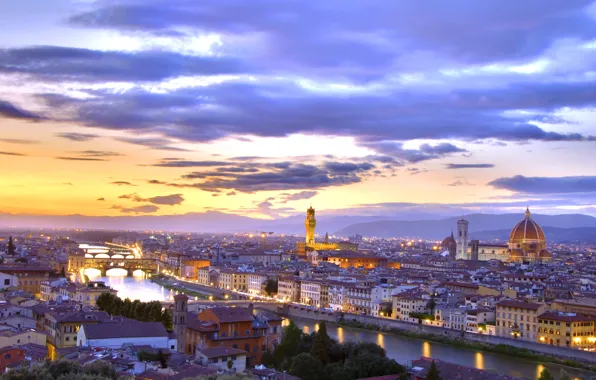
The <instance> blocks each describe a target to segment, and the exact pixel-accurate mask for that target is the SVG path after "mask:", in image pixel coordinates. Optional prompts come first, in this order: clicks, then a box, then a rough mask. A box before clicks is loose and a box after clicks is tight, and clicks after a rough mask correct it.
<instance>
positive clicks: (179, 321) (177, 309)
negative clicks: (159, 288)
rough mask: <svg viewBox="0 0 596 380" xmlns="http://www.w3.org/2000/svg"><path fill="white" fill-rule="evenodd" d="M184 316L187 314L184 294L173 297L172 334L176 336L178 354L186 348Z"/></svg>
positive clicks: (186, 301)
mask: <svg viewBox="0 0 596 380" xmlns="http://www.w3.org/2000/svg"><path fill="white" fill-rule="evenodd" d="M186 314H188V297H187V296H186V295H184V294H176V295H175V296H174V315H173V316H172V317H173V319H174V321H173V322H174V332H175V333H176V336H178V347H176V348H177V351H178V352H184V351H185V346H186Z"/></svg>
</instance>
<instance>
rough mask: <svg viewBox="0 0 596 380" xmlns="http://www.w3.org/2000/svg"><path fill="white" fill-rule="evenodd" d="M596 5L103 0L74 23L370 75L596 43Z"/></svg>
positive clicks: (555, 0)
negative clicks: (203, 36) (192, 36)
mask: <svg viewBox="0 0 596 380" xmlns="http://www.w3.org/2000/svg"><path fill="white" fill-rule="evenodd" d="M590 3H591V1H590V0H569V1H560V0H525V1H524V2H522V3H520V2H515V1H506V2H503V1H500V0H486V1H482V2H478V1H475V0H454V1H449V2H445V1H442V0H426V1H420V2H402V1H385V0H354V1H350V2H349V3H346V2H345V1H341V0H328V1H324V2H300V1H271V0H254V1H250V2H246V1H244V0H231V1H218V0H205V1H201V2H200V3H197V2H191V1H188V0H171V1H169V2H168V3H167V5H164V3H163V2H160V1H155V0H154V1H150V0H143V1H140V0H135V1H126V2H123V3H118V4H114V3H103V6H100V7H98V8H96V9H95V10H92V11H89V12H86V13H82V14H78V15H75V16H73V17H72V18H71V19H70V22H71V23H72V24H75V25H82V26H86V27H92V28H113V29H118V30H129V31H135V32H138V31H149V32H153V33H158V34H163V33H166V34H179V33H180V32H181V31H182V30H187V29H188V28H193V29H196V30H200V31H203V32H206V33H209V32H212V33H217V34H221V35H223V36H224V37H223V38H224V41H226V42H227V40H226V38H229V39H230V42H233V41H234V40H233V39H234V38H238V37H241V36H252V37H253V38H254V39H255V40H256V43H255V45H256V47H255V49H254V51H253V52H252V54H255V55H257V57H258V58H261V59H263V58H267V59H268V60H267V62H269V63H270V64H271V65H273V66H275V67H277V68H286V69H295V70H298V69H303V70H304V69H306V68H310V69H311V70H317V71H316V72H317V73H319V74H324V73H329V74H332V73H333V72H332V70H331V68H339V69H341V70H340V71H339V72H338V73H337V74H336V75H346V73H352V74H353V75H354V73H358V74H359V75H360V76H362V77H364V78H367V77H370V76H372V75H373V73H375V71H378V70H381V69H388V68H389V67H404V68H414V67H416V64H418V65H425V66H427V67H429V66H430V67H433V65H437V64H439V63H441V62H449V61H453V60H459V61H462V62H465V63H493V62H495V61H500V60H510V61H514V60H519V59H524V58H530V57H534V56H536V55H538V54H540V53H542V52H544V51H545V50H546V49H547V48H548V47H550V45H551V43H552V41H553V40H555V39H563V38H566V39H579V40H584V41H587V40H589V39H591V38H593V37H594V36H596V26H595V25H594V22H593V20H592V19H591V18H590V17H589V16H588V15H587V14H586V13H585V7H586V6H588V5H589V4H590ZM100 4H102V3H100ZM429 9H432V10H433V12H429V11H428V10H429ZM329 20H333V22H332V23H330V22H329ZM224 45H225V44H224ZM257 47H258V49H257ZM423 58H426V59H424V60H423Z"/></svg>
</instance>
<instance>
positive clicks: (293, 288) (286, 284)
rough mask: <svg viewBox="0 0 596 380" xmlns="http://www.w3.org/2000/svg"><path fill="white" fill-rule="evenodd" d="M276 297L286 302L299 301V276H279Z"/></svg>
mask: <svg viewBox="0 0 596 380" xmlns="http://www.w3.org/2000/svg"><path fill="white" fill-rule="evenodd" d="M277 297H278V298H279V299H281V300H283V301H286V302H300V278H299V277H281V278H280V279H279V280H278V281H277Z"/></svg>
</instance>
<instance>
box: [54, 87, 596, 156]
mask: <svg viewBox="0 0 596 380" xmlns="http://www.w3.org/2000/svg"><path fill="white" fill-rule="evenodd" d="M139 91H140V90H137V91H135V94H127V93H114V92H107V91H105V92H104V91H96V92H95V93H94V95H95V96H94V97H93V98H89V99H69V100H68V101H67V104H68V105H67V106H63V107H67V108H68V109H73V110H74V113H72V114H71V115H72V116H71V117H72V119H71V120H70V121H72V122H77V123H81V124H84V125H87V126H92V127H102V128H109V129H117V130H125V131H130V132H144V131H146V132H153V133H161V134H163V135H164V136H165V138H167V139H181V140H185V141H196V142H206V141H212V140H214V139H219V138H222V137H226V136H232V135H236V134H244V135H246V134H249V135H255V136H265V137H285V136H288V135H291V134H297V133H307V134H319V135H337V136H352V137H355V138H356V143H357V144H359V145H363V146H365V147H368V148H370V149H373V150H375V151H376V152H377V153H379V154H382V155H385V156H389V155H391V156H393V157H396V158H399V159H402V160H405V161H408V162H417V161H422V160H426V159H432V158H436V157H442V156H446V155H448V154H452V153H457V152H463V151H464V150H463V149H462V148H457V147H456V146H455V145H453V144H450V143H440V144H434V145H432V144H424V145H423V146H421V147H420V148H419V149H405V148H404V147H403V144H402V143H401V142H402V141H407V140H412V139H433V140H437V139H460V140H469V141H476V140H479V139H491V140H502V141H530V140H540V141H586V140H593V139H594V138H593V137H592V136H586V135H582V134H579V133H573V132H570V133H560V132H553V131H545V130H543V129H541V128H540V127H538V126H537V125H534V124H532V123H533V119H534V118H533V117H532V116H530V115H521V114H520V115H518V116H515V117H514V116H511V115H505V114H504V112H505V111H508V110H512V109H533V110H543V111H548V112H552V111H554V110H556V109H558V108H562V107H585V106H589V105H591V104H594V102H596V82H593V83H592V82H569V83H563V82H556V83H552V84H549V85H545V84H537V83H524V84H523V85H521V84H520V85H509V86H505V87H504V88H498V89H491V90H486V89H471V90H457V89H454V90H452V91H450V92H449V93H445V92H440V91H439V92H437V93H434V94H433V93H428V92H417V91H406V90H401V89H399V88H397V89H394V90H391V91H389V92H386V93H383V95H382V96H380V95H378V94H376V93H363V94H359V95H353V96H338V95H337V94H333V93H321V94H319V93H313V92H310V91H307V90H305V89H304V88H302V87H300V86H298V85H296V84H295V83H291V82H287V81H281V82H273V83H272V82H258V81H255V82H250V83H241V82H234V83H222V84H218V85H212V86H202V87H199V88H193V89H183V90H177V91H172V92H169V93H145V94H143V95H141V94H139ZM520 93H522V94H523V95H520ZM131 98H135V99H136V100H135V101H134V102H132V101H131V100H130V99H131ZM145 98H147V99H151V100H139V99H145ZM184 99H185V100H184ZM529 99H532V101H531V102H530V101H529ZM160 102H164V103H166V104H168V103H170V104H171V105H170V108H159V107H157V108H156V107H154V106H153V105H152V104H153V103H160ZM189 102H190V103H191V105H189ZM298 121H300V122H298ZM167 139H166V140H165V141H168V140H167ZM158 142H159V141H158ZM162 142H163V141H162ZM146 143H147V144H154V142H152V141H148V142H146ZM148 146H151V145H148ZM174 148H175V149H177V148H176V147H174ZM190 162H191V161H187V162H186V165H187V166H194V164H191V163H190ZM184 164H185V162H179V163H172V162H170V163H163V164H162V165H161V166H182V165H184Z"/></svg>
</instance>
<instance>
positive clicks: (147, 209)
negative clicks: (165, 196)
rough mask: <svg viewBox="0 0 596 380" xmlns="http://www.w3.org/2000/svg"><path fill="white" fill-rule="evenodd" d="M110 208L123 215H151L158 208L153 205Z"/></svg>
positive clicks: (115, 206)
mask: <svg viewBox="0 0 596 380" xmlns="http://www.w3.org/2000/svg"><path fill="white" fill-rule="evenodd" d="M111 208H112V209H115V210H120V212H122V213H124V214H151V213H154V212H157V211H159V207H157V206H154V205H143V206H137V207H124V206H118V205H114V206H112V207H111Z"/></svg>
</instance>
